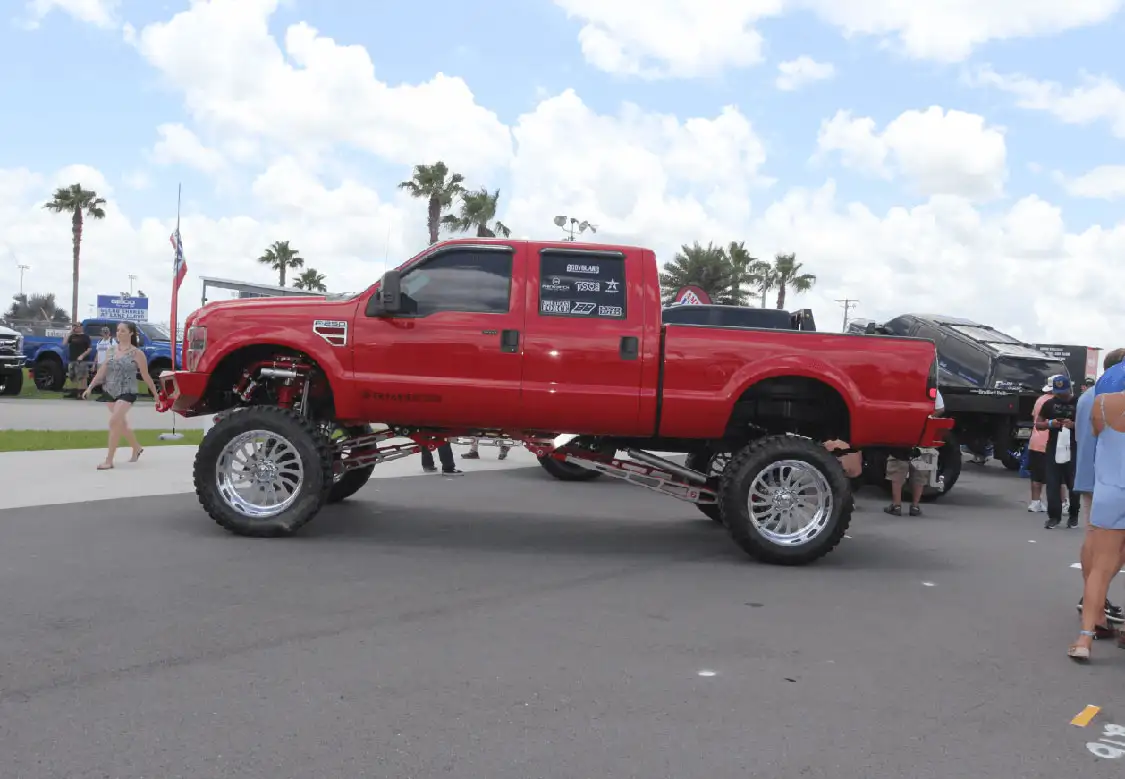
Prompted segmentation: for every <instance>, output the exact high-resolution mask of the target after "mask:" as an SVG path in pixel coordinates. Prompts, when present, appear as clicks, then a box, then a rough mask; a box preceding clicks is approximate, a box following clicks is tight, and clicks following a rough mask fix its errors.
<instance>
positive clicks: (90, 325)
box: [82, 322, 117, 338]
mask: <svg viewBox="0 0 1125 779" xmlns="http://www.w3.org/2000/svg"><path fill="white" fill-rule="evenodd" d="M116 326H117V325H116V324H112V325H111V324H109V323H108V322H87V323H86V325H85V326H84V327H83V328H82V329H83V330H84V331H85V333H86V335H88V336H90V337H91V338H98V337H100V336H101V334H102V328H103V327H108V328H109V332H110V334H111V335H112V333H113V330H114V328H115V327H116Z"/></svg>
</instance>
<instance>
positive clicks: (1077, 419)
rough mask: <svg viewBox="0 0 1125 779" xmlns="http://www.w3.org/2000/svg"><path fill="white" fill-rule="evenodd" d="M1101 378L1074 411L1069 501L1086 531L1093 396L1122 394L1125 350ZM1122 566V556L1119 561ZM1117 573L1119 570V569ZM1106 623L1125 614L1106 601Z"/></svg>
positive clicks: (1085, 555)
mask: <svg viewBox="0 0 1125 779" xmlns="http://www.w3.org/2000/svg"><path fill="white" fill-rule="evenodd" d="M1102 370H1103V371H1104V373H1102V376H1101V378H1100V379H1098V381H1097V383H1096V384H1094V387H1093V389H1087V390H1086V391H1085V392H1083V393H1082V395H1081V396H1080V397H1079V398H1078V406H1077V408H1076V409H1075V412H1074V437H1075V440H1076V442H1077V449H1078V451H1077V453H1076V457H1075V471H1074V491H1073V495H1072V496H1071V500H1081V501H1082V516H1083V518H1084V519H1085V520H1086V529H1087V531H1089V528H1090V501H1091V499H1092V498H1093V494H1094V453H1095V451H1096V447H1097V437H1096V436H1095V435H1094V423H1093V413H1094V397H1095V396H1096V395H1101V394H1102V393H1105V392H1122V391H1125V349H1114V350H1113V351H1112V352H1110V353H1109V354H1107V355H1106V356H1105V359H1104V360H1103V361H1102ZM1089 537H1090V536H1089V532H1087V534H1086V540H1085V541H1083V543H1082V557H1081V560H1082V579H1083V581H1085V579H1086V572H1087V571H1088V570H1089V569H1090V561H1089V555H1090V550H1089V546H1090V544H1089ZM1121 563H1122V567H1125V556H1123V557H1122V560H1121ZM1118 570H1120V568H1119V569H1118ZM1078 612H1079V613H1082V601H1081V600H1079V601H1078ZM1105 616H1106V620H1107V621H1109V622H1112V623H1115V624H1121V623H1123V622H1125V614H1122V611H1121V608H1120V607H1119V606H1115V605H1113V604H1112V603H1110V602H1109V599H1108V598H1107V599H1106V602H1105Z"/></svg>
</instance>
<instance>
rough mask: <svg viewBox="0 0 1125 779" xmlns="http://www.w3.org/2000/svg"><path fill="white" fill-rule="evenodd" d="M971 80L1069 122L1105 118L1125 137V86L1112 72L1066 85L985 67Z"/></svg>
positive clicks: (1093, 120)
mask: <svg viewBox="0 0 1125 779" xmlns="http://www.w3.org/2000/svg"><path fill="white" fill-rule="evenodd" d="M970 82H971V83H974V84H976V85H978V86H985V87H993V88H995V89H999V90H1002V91H1004V92H1007V93H1009V94H1011V95H1014V96H1015V98H1016V105H1018V106H1019V107H1021V108H1026V109H1028V110H1031V111H1042V112H1045V113H1048V114H1050V115H1051V116H1053V117H1055V118H1056V119H1058V120H1059V121H1061V122H1064V123H1066V124H1073V125H1090V124H1094V123H1095V122H1106V123H1108V124H1109V126H1110V129H1111V131H1112V132H1113V134H1114V135H1115V136H1117V137H1118V138H1125V89H1122V88H1121V86H1120V85H1119V84H1118V83H1117V82H1116V81H1114V80H1113V79H1111V78H1110V77H1109V76H1104V75H1102V76H1094V75H1090V74H1083V76H1082V85H1081V86H1076V87H1065V86H1063V85H1062V84H1060V83H1059V82H1057V81H1039V80H1036V79H1033V78H1031V77H1029V76H1025V75H1022V74H1019V73H1012V74H1001V73H997V72H996V71H995V70H993V69H991V68H987V67H986V68H981V69H979V70H978V71H977V72H976V73H975V74H974V75H973V76H971V77H970Z"/></svg>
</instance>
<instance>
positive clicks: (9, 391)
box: [0, 370, 23, 397]
mask: <svg viewBox="0 0 1125 779" xmlns="http://www.w3.org/2000/svg"><path fill="white" fill-rule="evenodd" d="M21 392H23V371H22V370H19V371H12V372H11V373H5V374H2V375H0V395H7V396H9V397H15V396H16V395H19V394H20V393H21Z"/></svg>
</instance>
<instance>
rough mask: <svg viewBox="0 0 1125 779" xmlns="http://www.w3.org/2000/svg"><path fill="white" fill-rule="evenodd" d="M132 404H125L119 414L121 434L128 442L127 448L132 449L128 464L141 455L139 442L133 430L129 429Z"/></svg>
mask: <svg viewBox="0 0 1125 779" xmlns="http://www.w3.org/2000/svg"><path fill="white" fill-rule="evenodd" d="M131 407H132V404H129V403H126V404H125V411H124V412H123V413H122V414H121V425H122V428H123V429H122V431H121V432H122V433H123V434H124V435H125V440H126V441H128V442H129V446H131V447H132V448H133V456H132V458H130V460H129V462H131V463H135V462H136V461H137V458H138V457H140V454H141V442H140V441H138V440H137V434H136V433H134V432H133V428H131V427H129V409H130V408H131Z"/></svg>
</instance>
